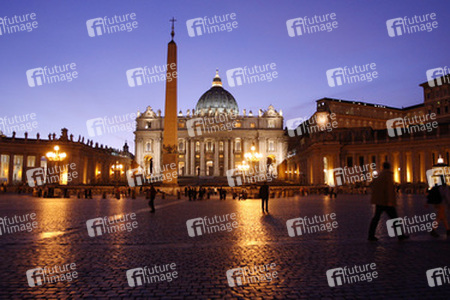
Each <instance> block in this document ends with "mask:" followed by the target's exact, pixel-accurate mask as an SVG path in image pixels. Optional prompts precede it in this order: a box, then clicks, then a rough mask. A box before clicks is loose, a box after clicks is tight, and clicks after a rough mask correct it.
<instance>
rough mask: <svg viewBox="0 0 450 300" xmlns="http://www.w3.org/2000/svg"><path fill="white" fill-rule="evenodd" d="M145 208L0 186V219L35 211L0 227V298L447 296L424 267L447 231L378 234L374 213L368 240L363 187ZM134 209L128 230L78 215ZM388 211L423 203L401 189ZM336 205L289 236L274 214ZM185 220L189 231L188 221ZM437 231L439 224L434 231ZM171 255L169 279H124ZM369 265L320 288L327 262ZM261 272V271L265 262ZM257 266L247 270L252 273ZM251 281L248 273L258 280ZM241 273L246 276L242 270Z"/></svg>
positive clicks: (414, 209) (443, 261)
mask: <svg viewBox="0 0 450 300" xmlns="http://www.w3.org/2000/svg"><path fill="white" fill-rule="evenodd" d="M156 209H157V211H156V213H154V214H151V213H149V210H148V207H147V202H146V200H145V199H142V198H138V199H135V200H131V199H121V200H115V199H107V200H102V199H99V198H98V196H97V197H94V199H93V200H92V199H91V200H88V199H74V198H71V199H39V198H32V197H30V196H23V195H8V194H7V195H1V196H0V212H1V213H0V216H1V217H4V216H7V217H8V218H13V217H14V216H15V215H17V216H19V215H25V214H29V213H36V215H37V217H36V220H37V222H38V226H37V228H36V229H34V230H33V231H32V232H26V231H25V232H20V233H8V232H5V229H4V228H1V227H0V228H1V229H2V233H3V234H2V235H1V236H0V257H1V262H0V264H1V265H0V266H1V267H0V279H1V280H0V298H1V299H10V298H16V299H24V298H47V299H48V298H133V297H136V298H146V299H148V298H151V299H157V298H166V299H207V298H211V299H217V298H221V299H222V298H226V299H227V298H235V299H241V298H247V299H319V298H323V299H330V298H336V299H363V298H368V299H369V298H370V299H402V298H404V299H449V298H450V284H444V285H441V286H436V287H429V285H428V282H427V276H426V271H427V270H428V269H433V268H438V267H444V266H450V258H449V254H450V239H449V240H446V239H445V235H444V234H442V235H441V237H440V238H433V237H431V236H430V235H429V234H428V233H426V232H423V233H415V234H411V238H410V239H409V240H407V241H403V242H399V241H397V239H396V238H391V237H389V236H388V234H387V228H386V226H385V221H386V219H385V216H383V218H382V220H381V221H380V226H379V229H378V232H377V236H378V237H379V238H380V240H379V241H378V242H368V241H367V231H368V225H369V222H370V218H371V214H372V207H371V206H370V205H369V198H368V196H361V195H339V196H338V198H337V199H336V200H335V199H331V200H330V199H329V198H328V197H327V196H317V195H311V196H307V197H301V198H298V197H297V198H287V199H271V200H270V203H269V210H270V214H269V215H263V214H262V212H261V207H260V201H259V200H247V201H233V200H231V199H227V200H226V201H219V200H218V199H216V198H214V199H210V200H205V201H196V202H189V201H186V200H185V199H182V200H176V199H165V200H162V199H157V200H156ZM132 212H134V213H136V220H137V222H138V225H137V228H135V229H133V230H132V231H131V232H128V231H127V230H125V231H121V232H117V233H111V234H106V233H105V234H103V235H101V236H96V237H90V236H89V235H88V230H87V226H86V221H87V220H89V219H93V218H97V217H104V216H113V215H116V214H118V215H120V214H127V213H132ZM398 212H399V215H400V216H405V215H407V216H413V215H417V214H418V215H423V214H426V213H430V212H432V208H431V207H430V208H426V207H425V206H424V197H423V196H410V195H408V196H402V197H401V198H400V200H399V209H398ZM231 213H236V221H237V222H238V227H237V228H236V229H233V230H232V231H230V232H229V231H227V230H225V231H221V232H216V233H211V234H208V233H204V234H202V235H200V236H195V237H190V236H189V235H188V230H187V225H186V221H187V220H188V219H193V218H198V217H205V216H207V217H214V216H215V215H217V216H222V215H225V214H231ZM331 213H335V214H336V221H337V222H338V228H337V229H334V230H333V231H331V232H328V231H326V230H325V231H323V232H318V233H305V232H304V231H303V233H304V234H302V235H300V236H295V237H290V236H289V235H288V230H287V227H286V221H287V220H289V219H292V218H298V217H304V216H308V217H313V216H314V215H323V214H331ZM194 229H195V228H194ZM439 230H440V233H443V228H439ZM71 263H75V264H76V271H77V273H78V278H76V279H73V281H61V282H56V283H50V282H45V283H44V284H43V285H40V286H39V285H38V286H35V287H30V286H29V284H28V281H27V276H26V272H27V270H29V269H35V268H38V267H42V268H43V267H44V266H47V267H48V268H50V267H51V266H54V265H64V264H71ZM171 263H175V264H176V271H177V278H174V279H173V280H172V281H171V282H168V281H160V282H153V283H145V284H143V285H139V282H138V281H134V283H136V286H134V287H130V286H129V284H128V281H127V276H126V271H127V270H128V269H134V268H140V267H142V268H143V267H144V266H148V267H151V266H154V265H159V266H161V265H165V264H171ZM370 263H375V264H376V271H377V272H378V277H377V278H375V279H373V281H371V282H368V281H361V282H356V283H344V284H343V285H338V286H335V287H330V286H329V284H328V281H327V275H326V274H327V270H329V269H334V268H339V267H345V266H347V267H348V268H351V267H352V266H354V265H366V264H370ZM267 264H276V267H275V270H276V272H277V274H276V275H277V278H273V280H272V281H267V280H266V281H259V282H258V281H257V280H253V282H250V283H249V282H247V281H245V280H246V279H242V278H241V279H242V280H243V284H242V285H239V282H238V279H237V277H232V279H233V280H235V281H234V282H235V283H236V286H234V287H230V286H229V284H228V281H227V270H230V269H235V268H244V267H252V266H255V265H267ZM271 271H273V270H271ZM261 274H262V273H260V272H259V273H257V275H258V276H260V275H261ZM259 278H260V277H259ZM247 279H248V277H247Z"/></svg>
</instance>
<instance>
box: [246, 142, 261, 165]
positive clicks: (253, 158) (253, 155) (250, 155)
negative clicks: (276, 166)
mask: <svg viewBox="0 0 450 300" xmlns="http://www.w3.org/2000/svg"><path fill="white" fill-rule="evenodd" d="M262 156H263V155H262V154H261V153H259V152H256V147H255V146H254V145H253V146H252V147H251V148H250V152H247V153H245V154H244V158H245V159H246V160H248V161H249V162H252V163H255V162H258V161H260V160H261V158H262Z"/></svg>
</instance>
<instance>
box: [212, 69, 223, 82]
mask: <svg viewBox="0 0 450 300" xmlns="http://www.w3.org/2000/svg"><path fill="white" fill-rule="evenodd" d="M212 86H222V79H220V77H219V69H216V76H214V79H213V82H212Z"/></svg>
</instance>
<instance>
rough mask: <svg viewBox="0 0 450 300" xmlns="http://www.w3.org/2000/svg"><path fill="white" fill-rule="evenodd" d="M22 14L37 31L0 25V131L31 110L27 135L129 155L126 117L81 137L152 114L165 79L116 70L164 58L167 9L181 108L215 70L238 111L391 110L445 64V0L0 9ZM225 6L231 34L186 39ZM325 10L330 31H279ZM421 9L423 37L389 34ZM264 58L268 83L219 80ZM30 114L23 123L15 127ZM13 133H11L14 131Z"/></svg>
mask: <svg viewBox="0 0 450 300" xmlns="http://www.w3.org/2000/svg"><path fill="white" fill-rule="evenodd" d="M32 13H35V14H36V17H35V21H37V28H36V29H33V30H32V31H31V32H27V31H23V32H17V33H11V34H10V33H5V29H4V27H3V26H2V25H0V29H1V32H2V33H3V34H2V35H0V53H1V55H0V66H1V68H0V99H1V100H0V118H2V119H0V122H1V123H0V130H2V131H4V133H5V134H6V135H8V136H11V132H10V130H9V127H10V126H12V125H10V124H9V125H6V127H5V125H3V123H5V122H7V123H8V122H9V123H11V122H12V121H11V120H12V119H14V117H15V116H16V120H17V119H18V117H19V116H20V118H21V120H23V116H24V115H27V114H35V116H36V117H35V120H31V121H36V122H37V123H35V127H37V128H34V129H33V130H32V131H29V132H30V136H31V137H33V138H34V137H35V136H36V132H40V133H41V136H44V137H47V135H48V133H49V132H56V133H57V134H58V135H59V133H60V129H61V128H62V127H67V128H68V129H69V132H70V133H73V134H74V135H75V137H76V138H78V135H79V134H81V135H82V136H85V137H86V138H89V139H93V140H94V142H99V143H103V144H107V145H109V146H113V147H115V148H119V147H122V145H123V143H124V141H125V140H128V142H129V144H130V147H131V149H132V151H133V152H134V142H133V141H134V135H133V132H132V130H130V127H129V125H130V123H129V124H122V125H121V126H122V129H123V130H124V131H121V132H117V133H108V132H102V134H100V135H99V134H98V133H99V132H96V133H92V132H91V134H92V135H94V134H95V135H96V136H94V137H90V136H89V134H90V133H89V132H88V125H87V124H86V123H87V122H88V123H89V120H92V119H95V118H105V117H107V118H108V119H114V117H115V116H116V117H120V119H121V120H123V118H124V117H126V116H127V115H128V122H131V121H130V114H132V113H134V114H135V113H136V112H137V110H140V111H141V112H142V111H144V110H145V108H146V107H147V106H148V105H150V106H152V107H153V108H154V110H155V111H156V110H157V109H161V110H163V109H164V92H165V84H164V81H160V82H155V83H151V84H143V85H140V86H135V87H130V86H129V84H128V81H127V77H126V71H127V70H129V69H135V68H139V67H144V66H148V67H150V68H151V67H152V66H154V65H157V66H161V65H164V64H165V63H166V59H167V57H166V55H167V43H168V42H169V41H170V23H169V19H170V18H172V16H174V17H175V18H176V19H177V22H176V23H175V33H176V34H175V41H176V42H177V44H178V73H179V80H178V103H179V110H180V109H181V110H182V111H183V113H185V112H186V110H187V109H191V108H194V107H195V105H196V103H197V100H198V99H199V97H200V96H201V95H202V94H203V93H204V92H205V91H206V90H208V89H209V88H210V86H211V80H212V78H213V76H214V74H215V69H216V68H219V70H220V75H221V77H222V81H223V82H224V88H225V89H227V90H228V91H229V92H231V93H232V94H233V95H234V97H235V98H236V100H237V102H238V105H239V109H240V111H241V112H242V109H243V108H246V109H247V110H253V112H257V111H258V108H264V109H266V108H267V107H268V106H269V105H270V104H273V105H274V106H275V108H276V109H282V110H283V113H284V116H285V120H287V119H291V118H299V117H306V116H310V115H311V114H312V113H313V112H314V111H315V100H317V99H320V98H322V97H333V98H340V99H347V100H360V101H366V102H371V103H378V104H384V105H389V106H395V107H402V106H409V105H414V104H418V103H421V102H423V97H422V89H421V88H420V87H419V86H418V84H420V83H423V82H425V81H426V80H427V79H426V74H425V72H426V70H428V69H433V68H437V67H444V66H448V62H449V60H448V48H449V36H450V35H449V32H448V28H450V2H447V1H442V0H429V1H422V0H417V1H411V0H404V1H403V0H402V1H399V0H397V1H391V0H386V1H380V0H378V1H356V0H353V1H350V0H340V1H335V0H331V1H324V0H320V1H313V0H311V1H303V0H302V1H300V0H290V1H288V0H284V1H256V0H251V1H238V0H229V1H199V0H193V1H182V0H178V1H173V0H170V1H148V0H134V1H113V0H102V1H99V0H96V1H31V0H30V1H8V2H6V1H2V2H1V4H0V17H1V18H4V17H5V16H6V17H8V19H13V18H14V16H15V15H17V16H23V15H26V14H32ZM132 13H134V14H135V20H130V21H131V22H133V21H136V22H137V28H135V29H133V30H132V31H131V32H127V31H123V32H117V33H112V34H107V33H104V34H103V35H101V36H94V37H90V36H89V34H88V30H87V25H86V22H87V21H88V20H90V19H95V18H103V17H105V16H106V17H108V18H111V17H114V16H115V15H117V16H121V17H122V16H124V15H126V14H132ZM232 13H234V14H235V21H236V22H237V26H236V27H237V28H236V29H233V30H232V31H231V32H227V31H224V32H218V33H210V34H208V33H204V34H203V35H201V36H194V37H190V36H189V34H188V30H187V25H186V21H187V20H190V19H195V18H200V17H201V18H203V17H205V16H206V17H209V18H213V17H214V16H224V15H226V14H232ZM331 13H334V14H335V15H336V18H335V21H337V28H336V29H333V30H332V31H331V32H327V31H323V32H316V33H311V34H305V33H304V34H302V35H297V36H294V37H290V36H289V34H288V30H287V25H286V21H287V20H289V19H294V18H299V17H302V18H303V17H305V16H306V17H310V18H313V17H314V15H320V16H323V15H326V14H331ZM431 13H435V14H436V21H437V23H438V24H437V28H436V29H433V30H432V31H431V32H427V31H424V32H418V33H413V34H403V35H401V36H396V37H390V36H389V35H388V31H387V27H386V21H387V20H389V19H394V18H399V17H405V16H407V17H414V16H415V15H420V16H423V15H426V14H431ZM31 21H33V20H31ZM93 28H94V29H95V28H96V27H95V26H94V27H93ZM94 33H95V32H94ZM70 63H75V64H76V69H75V70H76V72H78V78H76V79H74V80H72V81H71V82H67V81H63V82H57V83H45V84H43V85H37V86H34V87H30V85H29V81H28V80H27V70H30V69H36V68H44V67H45V66H47V68H51V67H52V66H54V65H58V66H63V65H67V64H70ZM271 63H274V64H275V66H276V67H275V71H276V72H277V73H278V77H277V78H275V79H274V80H272V81H271V82H267V81H262V82H256V83H251V84H249V83H245V82H244V84H242V85H235V86H234V87H231V86H230V85H229V83H228V80H227V76H226V71H227V70H229V69H235V68H244V67H245V66H247V68H250V67H252V66H254V65H258V66H260V65H266V64H271ZM370 63H375V64H376V71H377V72H378V78H376V79H374V80H373V81H371V82H359V83H354V84H343V85H341V86H334V87H330V86H329V84H328V81H327V75H326V72H327V70H329V69H335V68H338V67H344V66H347V67H351V66H354V65H366V64H370ZM69 71H73V70H69ZM30 74H32V73H30ZM36 82H37V81H36ZM36 84H38V83H36ZM33 116H34V115H33ZM5 118H6V120H5ZM29 121H30V120H29ZM29 121H25V122H22V123H21V124H22V128H23V127H26V125H27V124H26V123H27V122H29ZM90 122H91V123H92V121H90ZM16 125H17V123H16ZM19 125H20V124H19ZM127 125H128V130H129V131H127ZM17 135H18V136H20V137H22V136H23V135H24V131H19V132H18V133H17Z"/></svg>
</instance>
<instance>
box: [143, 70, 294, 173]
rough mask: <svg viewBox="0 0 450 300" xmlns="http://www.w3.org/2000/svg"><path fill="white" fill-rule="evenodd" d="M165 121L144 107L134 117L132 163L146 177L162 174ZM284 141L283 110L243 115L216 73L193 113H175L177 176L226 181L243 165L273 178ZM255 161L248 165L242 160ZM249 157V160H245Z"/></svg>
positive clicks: (162, 117)
mask: <svg viewBox="0 0 450 300" xmlns="http://www.w3.org/2000/svg"><path fill="white" fill-rule="evenodd" d="M163 130H164V116H162V115H161V110H159V109H158V110H157V111H156V112H155V111H154V110H153V109H152V108H151V107H150V106H148V107H147V109H146V110H145V111H144V112H143V113H140V112H138V117H137V118H136V131H135V146H136V151H135V152H136V156H135V159H136V162H137V163H138V164H139V165H140V167H141V168H143V169H144V172H145V174H146V175H147V176H151V175H159V174H161V173H162V171H163V170H162V169H164V168H167V166H162V151H163V147H162V145H163ZM287 146H288V137H287V135H286V134H285V131H284V130H283V115H282V111H281V110H280V111H277V110H276V109H275V108H274V107H273V106H272V105H270V106H269V107H268V108H267V109H266V110H263V109H259V111H258V112H257V113H255V114H253V112H252V111H248V112H247V111H246V110H245V109H243V110H242V113H241V114H239V107H238V104H237V102H236V100H235V98H234V97H233V95H232V94H231V93H230V92H228V91H227V90H225V89H224V88H223V86H222V81H221V79H220V77H219V74H218V71H217V72H216V76H215V77H214V78H213V82H212V87H211V88H210V89H209V90H208V91H206V92H205V93H204V94H203V95H202V96H201V97H200V99H199V100H198V102H197V105H196V107H195V109H192V110H187V112H186V113H185V114H183V113H182V112H181V111H180V112H179V113H178V149H177V153H178V166H176V168H177V171H178V176H214V177H219V176H226V174H227V171H228V170H231V169H236V168H239V166H240V165H242V164H250V165H251V166H252V167H255V168H256V167H259V169H260V170H262V169H263V168H266V169H267V171H268V172H271V173H277V172H278V167H279V165H280V163H282V162H283V161H284V160H285V158H286V154H287V148H288V147H287ZM246 154H247V155H253V157H255V156H257V157H258V159H257V160H253V161H251V162H247V161H246V158H245V155H246ZM247 157H248V156H247Z"/></svg>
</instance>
